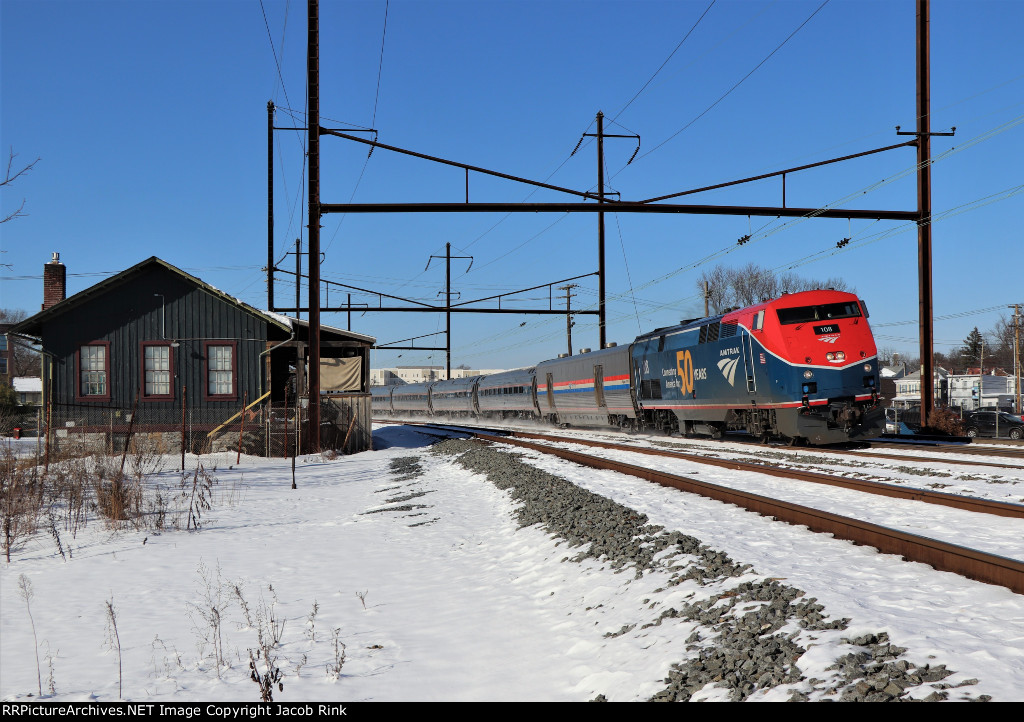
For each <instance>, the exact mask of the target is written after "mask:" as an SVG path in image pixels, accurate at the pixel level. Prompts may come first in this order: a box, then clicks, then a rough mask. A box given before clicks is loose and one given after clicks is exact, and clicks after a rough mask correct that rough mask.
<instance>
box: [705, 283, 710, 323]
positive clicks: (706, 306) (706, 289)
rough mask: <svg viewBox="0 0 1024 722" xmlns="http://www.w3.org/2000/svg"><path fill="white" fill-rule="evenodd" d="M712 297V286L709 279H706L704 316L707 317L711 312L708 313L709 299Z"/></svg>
mask: <svg viewBox="0 0 1024 722" xmlns="http://www.w3.org/2000/svg"><path fill="white" fill-rule="evenodd" d="M710 298H711V287H710V286H709V285H708V282H707V281H704V318H707V317H708V316H710V315H711V314H710V313H708V300H709V299H710Z"/></svg>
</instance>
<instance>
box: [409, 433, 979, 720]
mask: <svg viewBox="0 0 1024 722" xmlns="http://www.w3.org/2000/svg"><path fill="white" fill-rule="evenodd" d="M431 452H432V453H434V454H436V455H440V456H442V457H445V458H447V459H449V460H450V461H451V462H453V463H456V464H458V465H460V466H462V467H463V468H465V469H467V470H470V471H472V472H474V473H476V474H479V475H480V476H482V477H485V478H487V479H488V480H489V481H490V482H491V483H493V484H494V485H495V486H496V487H498V488H499V489H502V490H505V491H507V492H508V493H509V494H510V496H511V498H512V500H513V501H514V502H515V503H516V509H515V516H516V521H517V523H518V524H519V526H521V527H527V526H533V525H539V526H540V527H541V528H543V529H544V530H545V531H546V532H547V533H549V534H551V535H554V536H556V537H558V538H560V539H563V540H565V542H566V543H567V545H568V546H570V547H571V548H572V549H573V550H574V551H575V553H574V554H571V555H567V556H566V557H564V558H563V559H562V561H563V563H573V562H581V561H583V560H584V559H595V560H599V561H601V562H605V563H607V564H608V566H610V567H611V568H612V569H614V570H616V571H617V572H619V573H624V572H632V573H631V574H628V575H627V577H626V579H624V583H625V582H626V581H628V579H629V578H639V577H642V576H644V575H646V574H659V575H662V576H664V578H665V580H666V581H665V584H664V586H663V587H662V588H660V589H659V590H658V591H666V590H670V589H672V588H673V587H676V586H678V585H680V584H683V583H684V582H692V583H694V584H696V585H699V587H700V589H701V590H703V593H702V594H691V595H689V596H688V599H692V601H688V602H686V603H684V604H678V603H677V604H676V605H675V606H672V607H670V608H668V609H661V610H660V611H657V612H655V611H652V612H650V614H651V615H652V616H651V618H649V619H638V620H637V622H636V623H635V624H629V625H625V626H623V628H622V629H620V630H618V631H615V632H609V633H606V635H605V636H606V637H609V638H614V637H618V636H623V635H627V634H631V633H636V632H639V631H642V630H644V629H646V628H648V627H652V626H658V625H662V624H671V623H679V622H685V623H687V624H689V625H691V626H694V625H696V627H697V631H695V632H694V633H693V634H691V635H690V637H689V638H688V639H687V640H686V655H685V657H684V658H683V659H681V660H679V661H678V662H676V663H675V664H673V665H672V667H671V669H669V670H667V673H666V675H665V678H664V680H663V684H664V687H663V688H662V689H661V690H660V691H658V692H657V693H656V694H654V695H653V696H651V700H652V701H687V700H689V699H691V698H692V697H694V695H697V694H698V693H702V696H703V698H707V696H708V689H709V688H712V687H713V688H715V689H717V690H724V695H725V696H722V694H719V695H718V696H715V697H714V698H716V699H729V700H732V701H742V700H745V699H747V698H748V697H750V696H751V695H752V694H755V693H757V692H758V691H763V690H769V689H775V688H782V690H783V691H785V692H786V693H787V698H788V699H790V700H791V701H812V700H813V701H819V700H820V701H824V700H835V701H868V702H875V701H878V702H882V701H886V702H887V701H920V700H925V701H938V700H942V699H947V698H948V696H949V693H948V691H947V690H948V689H950V688H951V687H952V685H950V684H948V683H945V682H943V680H944V679H946V678H947V677H949V676H950V675H952V674H954V672H953V671H952V670H948V669H946V667H945V666H944V665H941V664H922V663H919V662H916V661H913V660H909V659H906V658H905V657H904V656H903V655H904V654H905V652H906V650H905V649H903V648H901V647H898V646H896V645H894V644H891V643H890V641H889V637H888V634H887V633H886V632H884V631H879V632H875V633H872V634H861V635H859V636H857V637H854V638H842V640H841V642H840V643H838V645H837V649H839V650H841V653H840V654H838V655H836V658H835V659H834V662H833V664H832V665H831V666H830V667H829V671H830V672H831V676H830V677H829V678H828V679H815V678H808V677H806V676H805V675H804V674H803V673H802V672H801V670H800V667H799V664H798V662H799V660H800V657H801V656H803V655H804V654H805V653H806V652H807V650H808V647H809V646H811V645H814V644H815V643H816V642H815V640H816V639H818V637H819V636H822V635H825V636H827V635H831V636H832V637H835V636H836V635H837V634H838V633H839V632H841V631H842V630H845V629H846V628H847V624H848V621H849V620H846V619H831V618H830V616H829V615H828V613H827V610H825V609H824V607H823V606H822V605H821V604H819V603H817V601H816V600H815V599H814V598H808V597H806V595H805V593H804V592H803V591H802V590H799V589H797V588H795V587H792V586H788V585H785V584H783V583H780V581H778V580H775V579H769V578H764V577H763V576H759V575H758V574H757V573H756V571H755V570H753V569H752V568H751V567H750V565H746V564H742V563H738V562H736V561H734V560H732V559H730V558H729V556H728V555H727V554H725V553H724V552H721V551H717V550H715V549H712V548H710V547H708V546H707V545H705V544H703V543H702V542H701V541H700V540H699V539H697V538H695V537H693V536H691V535H688V534H686V533H685V530H670V529H665V528H663V527H661V526H657V525H653V524H650V523H649V521H648V518H647V517H646V515H644V514H642V513H638V512H637V511H635V510H632V509H629V508H628V507H625V506H623V505H621V504H619V503H617V502H614V501H612V500H610V499H607V498H605V497H602V496H600V495H597V494H594V493H592V492H590V491H588V490H586V489H582V488H580V487H579V486H577V485H575V484H573V483H571V482H569V481H567V480H565V479H562V478H559V477H557V476H555V475H552V474H550V473H548V472H545V471H542V470H540V469H537V468H536V467H534V466H532V465H530V464H529V463H525V462H524V461H523V457H524V455H523V454H521V453H517V452H507V451H502V450H498V449H495V448H493V447H489V446H485V445H483V444H481V443H479V442H472V441H465V440H447V441H442V442H439V443H437V444H435V445H434V446H432V447H431ZM420 470H421V467H420V465H419V462H418V461H417V460H416V457H412V456H410V457H403V458H402V459H396V460H395V462H394V464H393V466H392V471H393V473H394V474H395V475H396V476H397V477H398V480H408V479H411V478H414V477H415V476H416V475H417V474H418V473H420ZM396 501H397V499H396ZM396 510H397V509H396ZM656 606H658V602H657V600H652V603H651V604H650V605H649V607H648V608H649V609H652V610H653V609H654V608H655V607H656ZM974 683H976V680H966V681H964V682H961V683H960V684H959V685H957V686H959V687H962V686H966V685H970V684H974ZM958 698H959V699H965V698H966V699H971V700H972V701H987V700H988V697H987V696H984V695H982V696H979V697H970V696H969V695H964V694H963V692H961V693H960V694H958ZM604 699H605V698H604V695H598V696H597V697H596V698H595V701H604Z"/></svg>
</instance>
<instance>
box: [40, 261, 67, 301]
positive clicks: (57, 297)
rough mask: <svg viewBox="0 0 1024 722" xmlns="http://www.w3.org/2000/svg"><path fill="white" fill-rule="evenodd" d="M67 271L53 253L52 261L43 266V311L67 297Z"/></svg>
mask: <svg viewBox="0 0 1024 722" xmlns="http://www.w3.org/2000/svg"><path fill="white" fill-rule="evenodd" d="M67 287H68V284H67V269H66V268H65V267H64V264H63V263H61V262H60V254H59V253H57V252H54V254H53V260H52V261H50V262H49V263H47V264H46V265H45V266H43V310H44V311H45V310H46V309H48V308H49V307H50V306H55V305H56V304H58V303H60V302H61V301H63V300H64V298H65V297H66V296H67Z"/></svg>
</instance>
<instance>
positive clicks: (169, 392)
mask: <svg viewBox="0 0 1024 722" xmlns="http://www.w3.org/2000/svg"><path fill="white" fill-rule="evenodd" d="M141 356H142V398H143V399H145V400H146V401H170V400H173V399H174V352H173V351H172V349H171V345H170V344H169V343H158V342H152V341H147V342H144V343H143V344H142V353H141Z"/></svg>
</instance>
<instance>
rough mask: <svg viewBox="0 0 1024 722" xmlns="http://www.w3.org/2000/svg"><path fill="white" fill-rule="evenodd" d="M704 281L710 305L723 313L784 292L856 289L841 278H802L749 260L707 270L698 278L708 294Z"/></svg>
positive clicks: (702, 290) (700, 285) (714, 309)
mask: <svg viewBox="0 0 1024 722" xmlns="http://www.w3.org/2000/svg"><path fill="white" fill-rule="evenodd" d="M705 284H707V296H708V302H709V306H710V307H711V309H713V311H714V312H715V313H721V312H722V311H724V310H725V309H726V308H729V307H730V306H751V305H753V304H755V303H760V302H761V301H764V300H766V299H769V298H778V297H779V296H781V295H782V294H783V293H796V292H798V291H810V290H813V289H816V288H831V289H834V290H837V291H848V292H850V293H852V292H853V289H852V288H851V287H850V286H849V284H847V283H846V281H844V280H843V279H841V278H829V279H827V280H825V281H818V280H814V279H810V278H802V277H800V276H798V275H796V274H795V273H781V274H779V273H775V272H774V271H772V270H771V269H768V268H763V267H761V266H759V265H757V264H756V263H748V264H747V265H746V266H744V267H743V268H725V267H724V266H720V265H719V266H715V267H714V268H712V269H711V270H710V271H704V272H703V273H702V274H701V277H700V278H699V279H698V280H697V288H698V289H700V292H701V295H704V293H705Z"/></svg>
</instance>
